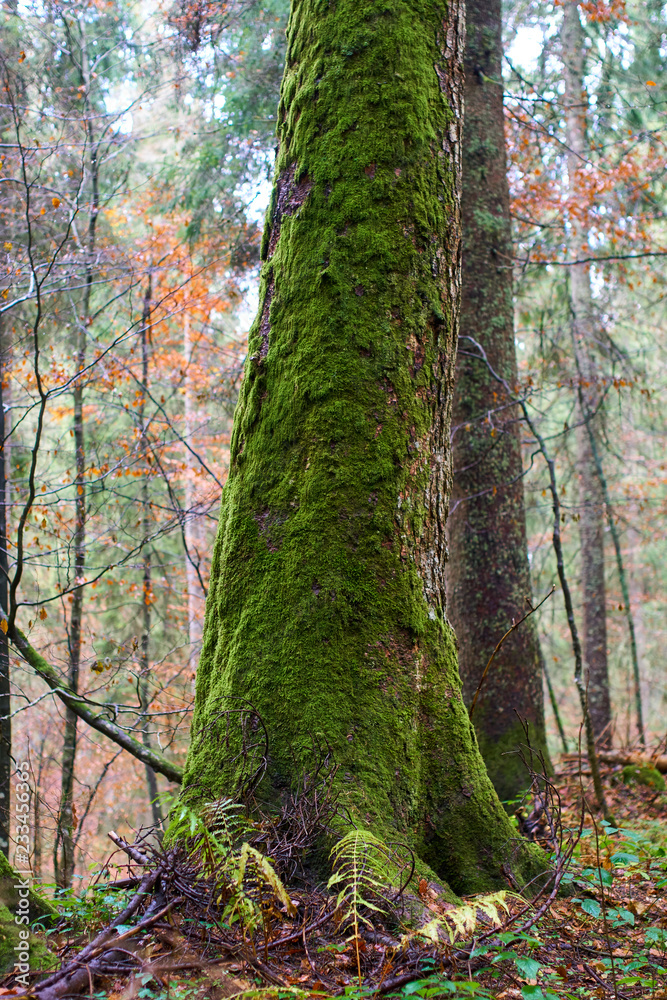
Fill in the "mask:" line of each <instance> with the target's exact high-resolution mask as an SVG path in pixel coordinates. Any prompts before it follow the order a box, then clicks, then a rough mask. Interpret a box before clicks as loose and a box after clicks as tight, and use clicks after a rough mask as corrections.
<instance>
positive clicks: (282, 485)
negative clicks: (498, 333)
mask: <svg viewBox="0 0 667 1000" xmlns="http://www.w3.org/2000/svg"><path fill="white" fill-rule="evenodd" d="M461 16H462V3H461V2H460V0H449V2H447V0H337V2H336V3H335V4H330V3H327V2H324V0H295V2H294V4H293V7H292V15H291V19H290V25H289V30H288V52H287V63H286V70H285V77H284V81H283V86H282V97H281V103H280V108H279V142H280V145H279V153H278V159H277V166H276V180H275V186H274V192H273V197H272V202H271V206H270V209H269V214H268V219H267V225H266V231H265V237H264V246H263V268H262V283H261V295H260V308H259V314H258V317H257V320H256V322H255V324H254V326H253V329H252V331H251V334H250V343H249V350H248V361H247V364H246V372H245V379H244V382H243V386H242V390H241V397H240V400H239V404H238V407H237V411H236V414H235V418H234V432H233V438H232V447H231V463H230V471H229V478H228V482H227V484H226V486H225V490H224V494H223V501H222V509H221V515H220V527H219V532H218V537H217V541H216V546H215V552H214V557H213V567H212V575H211V586H210V591H209V596H208V601H207V610H206V626H205V636H204V649H203V653H202V657H201V662H200V665H199V671H198V676H197V695H196V707H195V719H194V723H193V734H192V742H191V748H190V753H189V756H188V761H187V766H186V774H185V785H184V796H185V797H186V800H188V801H190V802H196V801H197V800H198V799H199V800H201V799H206V798H214V797H216V796H218V795H220V794H221V793H225V792H227V793H229V792H230V791H233V790H234V788H235V786H236V782H237V780H238V777H239V771H240V770H241V769H242V768H243V767H244V766H247V764H248V756H247V754H245V755H244V754H243V753H237V751H238V750H240V749H241V742H240V741H241V733H240V731H238V730H236V731H235V730H234V726H231V728H230V727H228V726H227V722H226V720H225V718H224V717H223V716H221V712H222V711H223V710H224V709H226V708H233V707H238V705H239V704H240V703H241V701H242V700H247V701H249V702H251V703H252V705H253V706H254V707H255V708H256V709H257V710H258V712H259V713H260V714H261V716H262V719H263V720H264V722H265V724H266V727H267V729H268V733H269V740H270V753H269V761H268V768H267V771H266V775H265V778H264V783H263V785H262V787H261V788H260V794H261V795H263V796H264V797H265V798H266V799H267V800H268V801H271V800H272V801H274V802H275V801H277V800H279V799H280V797H281V795H282V793H283V792H284V790H285V788H287V787H289V785H290V783H291V782H292V781H293V779H294V776H295V774H298V773H299V772H300V771H301V770H302V769H303V768H308V767H312V764H313V759H312V746H313V738H314V737H315V738H317V737H318V736H319V735H320V734H322V735H323V736H324V737H326V740H328V742H329V745H330V746H331V748H332V750H333V752H334V754H335V757H336V760H337V761H338V764H339V770H338V772H337V779H336V780H337V782H338V791H339V792H340V795H341V800H342V802H343V803H344V804H345V805H346V806H347V808H348V809H349V810H350V812H351V813H353V814H354V815H355V816H356V817H357V819H358V822H359V824H360V825H362V826H365V827H368V828H370V829H373V830H374V831H375V832H376V833H378V834H380V835H385V836H387V835H389V836H394V837H396V835H397V834H398V835H399V836H401V837H403V838H406V839H408V840H409V841H410V843H412V844H413V845H414V847H416V849H417V851H418V852H419V853H420V854H422V855H423V858H424V860H425V861H426V862H427V863H428V864H430V865H431V867H432V868H433V869H434V870H435V871H436V872H438V873H439V874H440V876H441V877H442V878H445V879H447V880H448V881H449V882H450V884H451V886H452V888H453V889H454V890H455V891H457V892H472V891H475V890H477V889H487V888H489V887H490V886H493V887H497V886H498V885H503V884H506V883H505V882H504V878H503V865H504V864H505V863H507V861H508V860H511V853H512V851H511V842H512V838H513V835H514V831H513V830H512V827H511V825H510V823H509V820H508V819H507V817H506V815H505V814H504V812H503V810H502V808H501V807H500V804H499V802H498V800H497V798H496V796H495V793H494V791H493V787H492V785H491V783H490V782H489V780H488V777H487V775H486V772H485V769H484V765H483V762H482V760H481V757H480V755H479V751H478V748H477V743H476V740H475V736H474V732H473V730H472V728H471V726H470V724H469V721H468V717H467V713H466V710H465V708H464V706H463V702H462V700H461V692H460V683H459V679H458V672H457V661H456V651H455V648H454V642H453V636H452V631H451V628H450V626H449V624H448V622H447V620H446V618H445V614H444V581H443V566H444V557H445V537H444V529H445V520H446V513H447V504H448V496H449V490H450V455H449V425H450V413H451V398H452V380H453V367H454V357H455V344H456V333H457V302H458V274H459V235H460V234H459V216H458V184H459V171H458V164H457V160H456V157H457V155H458V149H459V139H460V134H459V133H460V122H461V107H460V97H461V41H462V30H461V28H462V23H461ZM236 718H238V717H236ZM245 739H246V742H245V748H246V750H247V749H248V747H249V746H250V745H252V744H253V743H254V744H255V745H257V743H258V740H257V735H256V734H252V733H249V732H248V731H247V730H246V732H245ZM527 857H528V855H527V854H526V853H525V852H524V855H523V862H522V863H525V862H526V858H527ZM518 866H519V867H520V866H521V865H520V863H519V865H518ZM528 867H530V864H529V863H528Z"/></svg>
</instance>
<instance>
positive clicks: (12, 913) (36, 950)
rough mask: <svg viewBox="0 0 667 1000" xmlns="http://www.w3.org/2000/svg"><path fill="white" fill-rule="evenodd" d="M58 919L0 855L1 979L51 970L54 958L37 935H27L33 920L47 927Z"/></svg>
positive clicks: (46, 901) (22, 876)
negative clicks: (13, 975)
mask: <svg viewBox="0 0 667 1000" xmlns="http://www.w3.org/2000/svg"><path fill="white" fill-rule="evenodd" d="M57 917H58V911H57V910H56V908H55V907H54V906H53V904H52V903H51V902H49V900H48V899H45V898H44V896H40V894H39V893H37V892H35V891H34V890H33V889H32V888H31V887H30V879H29V878H26V877H25V875H24V874H21V873H18V872H16V871H15V870H14V869H13V868H12V866H11V865H10V864H9V862H8V861H7V858H6V857H5V856H4V854H0V975H4V974H5V973H7V972H11V971H12V970H13V969H16V970H17V972H18V974H19V975H22V974H23V975H25V973H27V972H28V968H25V969H24V966H26V965H27V966H28V967H29V969H30V971H33V972H34V971H35V970H36V969H40V970H42V969H44V970H46V969H50V968H52V967H53V965H54V963H55V961H56V959H55V956H54V955H52V954H51V952H49V950H48V949H47V947H46V945H45V943H44V942H43V941H42V940H41V939H40V937H39V936H38V935H36V934H33V933H31V932H30V931H29V925H30V924H32V923H33V922H34V921H36V920H39V921H41V922H42V923H45V924H48V925H50V924H52V923H53V922H54V921H55V920H56V919H57ZM26 943H27V949H26ZM26 950H27V956H26ZM26 957H27V958H28V962H25V958H26ZM25 982H26V984H27V982H28V980H27V979H26V980H25Z"/></svg>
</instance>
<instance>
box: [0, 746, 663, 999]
mask: <svg viewBox="0 0 667 1000" xmlns="http://www.w3.org/2000/svg"><path fill="white" fill-rule="evenodd" d="M653 775H654V777H653V778H651V776H650V775H649V776H648V780H649V783H648V784H643V783H642V781H645V780H647V775H646V773H644V772H643V771H642V770H641V769H640V768H635V769H634V771H632V769H628V768H626V769H625V775H623V774H622V770H621V768H620V767H619V766H616V767H610V766H607V767H605V768H603V778H604V786H605V793H606V796H607V801H608V806H609V807H610V810H611V812H612V813H613V817H614V823H615V825H611V824H610V823H608V822H605V821H603V820H602V819H601V817H600V816H599V814H593V815H591V813H584V815H583V829H582V830H581V833H580V834H579V830H580V829H581V826H582V790H583V792H584V795H585V797H586V800H587V801H588V802H592V801H594V799H593V794H592V789H591V788H587V787H586V784H585V783H586V782H587V781H589V780H590V778H589V776H587V775H586V773H585V771H584V775H583V779H582V778H581V777H580V775H579V763H578V761H577V760H576V759H574V758H565V759H563V760H562V761H561V762H560V764H559V765H558V767H557V773H556V776H555V779H554V786H555V788H556V789H557V796H556V801H558V800H559V801H560V813H561V815H560V819H561V821H562V826H563V830H564V831H565V832H566V834H567V833H568V832H569V834H570V844H571V845H572V847H573V850H572V852H571V860H570V861H569V862H568V864H567V865H562V866H561V868H562V871H564V874H563V875H562V881H561V884H560V890H559V892H558V894H557V895H556V892H555V889H554V890H552V891H551V893H550V895H551V896H552V897H553V898H552V899H551V901H549V898H548V897H549V893H548V892H545V894H544V896H543V897H542V903H541V904H540V905H538V906H537V911H538V912H537V913H535V912H533V913H532V915H531V907H530V905H528V906H526V903H525V900H522V899H521V898H520V897H519V896H518V895H517V894H515V893H513V892H511V891H508V894H507V896H506V897H505V898H503V894H500V895H498V894H496V896H490V897H482V898H478V899H476V900H474V901H470V900H466V901H464V906H463V907H460V908H458V909H457V908H454V907H451V906H448V904H444V906H442V905H440V904H439V903H437V902H434V901H433V900H434V897H435V894H434V893H433V892H429V887H428V886H427V885H426V884H425V883H424V880H423V879H422V880H421V881H420V883H419V884H418V886H416V887H415V889H416V891H418V893H419V897H420V898H421V899H422V901H423V902H424V903H425V904H426V906H425V907H424V908H423V912H425V914H426V917H427V918H428V919H431V918H433V917H435V919H436V923H437V924H438V926H437V929H436V931H435V932H434V933H431V935H430V936H429V935H428V934H427V935H423V936H421V937H419V936H418V935H417V936H415V935H414V934H410V933H409V932H408V934H407V935H406V934H405V927H403V928H401V927H399V926H398V925H397V923H396V921H394V922H393V924H392V922H391V921H390V920H387V919H385V918H383V917H382V915H381V913H380V911H376V912H375V913H374V912H372V911H369V910H368V909H366V911H365V916H366V918H367V920H368V923H367V924H364V923H363V907H361V908H360V913H361V914H362V919H361V922H356V923H354V925H353V924H351V923H350V921H349V920H348V921H347V924H346V922H345V920H344V919H343V918H342V916H341V908H340V906H339V907H338V908H337V907H336V901H335V898H333V897H332V896H331V895H330V894H328V893H327V892H326V891H324V890H310V891H309V892H306V891H305V890H293V889H292V888H290V889H289V895H290V897H291V903H292V904H294V906H295V907H296V912H295V913H293V914H292V916H291V917H290V915H289V914H288V913H287V911H286V909H285V907H282V906H281V904H280V896H281V892H280V891H278V892H277V894H276V895H274V902H273V903H272V904H271V905H270V910H271V912H270V914H269V910H268V909H267V910H265V911H263V912H264V916H263V917H262V921H263V927H260V926H259V925H258V924H257V923H256V924H255V931H254V932H253V933H252V934H246V932H245V930H243V931H242V930H241V928H242V926H243V920H242V919H240V918H237V919H236V920H234V919H230V918H229V916H227V918H226V922H224V921H221V920H220V919H219V918H217V919H216V918H212V917H211V916H210V911H209V910H207V911H206V912H204V911H203V910H202V909H201V906H199V910H198V909H197V906H198V905H199V904H198V903H197V901H198V899H200V888H197V889H193V888H192V887H193V886H199V887H201V886H202V883H201V881H200V882H197V881H196V879H195V882H188V872H189V871H190V870H189V869H187V866H186V868H183V867H182V865H181V867H180V868H179V862H178V861H174V859H173V857H171V856H170V859H166V855H165V853H164V852H163V853H162V854H159V853H158V854H155V855H153V860H152V861H151V864H152V867H153V875H155V872H157V871H158V870H159V871H160V872H162V882H159V883H156V881H155V877H153V882H152V883H151V884H152V885H155V884H160V885H163V886H165V885H166V884H167V881H168V879H171V882H170V885H172V890H171V895H169V893H168V892H167V890H166V889H164V891H162V890H161V891H160V893H159V894H157V895H155V894H154V896H153V902H152V904H151V906H147V905H146V904H145V903H144V904H142V906H141V907H139V908H137V906H136V905H135V910H134V913H139V914H141V913H142V912H143V916H140V918H139V921H138V923H137V922H136V919H134V920H129V917H128V920H129V922H127V921H126V920H125V919H124V918H123V913H125V914H127V913H128V912H129V909H130V908H131V906H132V905H133V904H132V899H133V898H136V888H137V886H138V885H145V884H146V879H147V878H148V879H149V880H150V878H151V877H152V876H150V874H149V875H148V876H147V875H146V872H147V871H149V872H150V866H149V865H144V866H143V875H141V874H140V873H141V868H140V867H139V868H138V866H137V858H139V860H141V852H140V851H139V850H138V849H133V848H131V847H129V848H128V852H129V853H130V855H131V857H132V851H133V850H134V855H135V856H134V863H133V862H132V860H130V862H129V863H128V865H126V866H125V873H126V875H129V876H130V879H129V880H128V881H129V882H131V883H132V884H131V885H129V886H123V885H121V886H120V888H117V889H116V890H115V891H112V888H111V887H110V889H109V891H103V892H100V891H99V888H98V889H97V890H90V891H89V892H88V893H87V894H86V896H85V897H84V898H83V899H79V900H74V898H72V900H71V901H70V903H69V904H68V909H67V912H66V919H65V921H64V922H61V924H60V925H59V926H58V927H57V928H56V929H55V930H53V931H51V932H50V939H51V946H52V947H53V948H54V949H57V951H58V955H59V957H60V960H61V962H62V963H63V968H67V967H68V963H69V968H70V972H69V979H67V977H63V973H56V974H55V976H52V980H51V985H50V986H49V987H48V989H46V990H44V989H43V988H42V985H41V984H39V985H37V984H36V985H35V986H33V990H34V993H31V994H26V993H25V992H24V991H22V990H20V989H19V988H18V987H17V985H16V984H15V982H14V981H13V980H12V977H11V976H8V977H6V979H5V980H4V981H2V982H1V983H0V998H2V997H5V996H6V997H12V996H28V995H29V996H31V997H37V998H43V1000H52V998H57V997H64V996H71V995H72V994H73V993H75V992H77V993H78V992H81V993H83V994H84V995H86V996H94V997H96V998H107V1000H134V998H135V997H141V998H146V1000H222V998H231V997H237V998H239V1000H241V998H243V1000H253V998H256V1000H294V998H297V1000H306V998H312V1000H325V998H327V997H333V996H342V997H349V998H350V1000H356V998H359V1000H362V998H363V1000H366V998H369V997H373V996H377V997H380V996H385V997H390V998H391V997H393V998H405V1000H407V998H410V997H412V998H415V1000H418V998H424V1000H433V998H438V997H443V998H445V997H454V998H458V997H473V998H491V997H494V998H495V997H497V998H499V1000H500V998H508V1000H510V998H511V1000H514V998H516V1000H555V998H567V1000H582V998H605V997H606V998H614V1000H637V998H642V1000H644V998H646V1000H648V998H651V1000H660V998H667V794H666V793H665V790H664V782H662V779H661V777H660V776H657V777H656V772H653ZM623 777H624V778H625V780H623ZM637 779H639V780H637ZM582 781H583V784H582ZM538 826H539V824H538ZM542 834H544V824H542ZM565 840H566V841H567V835H566V837H565ZM160 858H162V861H160ZM156 859H157V860H156ZM165 859H166V860H165ZM251 860H252V858H251V857H247V858H246V862H244V864H247V866H250V862H251ZM258 863H259V862H258ZM160 864H162V867H161V868H160ZM257 870H258V871H259V868H258V869H257ZM166 871H168V873H169V875H168V878H167V877H166V876H165V872H166ZM174 872H175V873H176V874H174ZM179 873H180V874H179ZM271 877H272V876H267V877H266V879H265V883H266V884H265V888H266V887H267V886H268V885H270V883H271ZM142 879H143V881H142ZM239 884H240V883H239ZM116 885H117V886H118V885H119V883H118V882H116ZM257 885H258V883H257V880H256V881H255V887H257ZM188 886H190V888H188ZM510 888H511V887H510ZM130 889H131V890H132V891H131V892H130V891H129V890H130ZM280 890H282V886H280ZM151 891H153V892H154V893H155V890H151ZM206 891H207V892H208V893H209V896H208V898H209V899H210V898H212V887H211V885H209V884H207V889H206ZM216 891H217V890H216ZM165 893H166V894H165ZM198 894H199V895H198ZM260 894H261V891H260ZM249 895H252V893H249ZM412 898H413V899H416V898H417V896H416V894H415V896H414V897H412ZM128 900H129V901H130V907H129V908H128V907H127V903H128ZM332 900H333V905H332ZM376 902H378V903H379V905H381V902H380V901H378V900H376ZM286 903H287V906H288V908H289V905H290V900H289V899H287V900H286ZM249 905H250V904H249ZM122 906H125V907H126V909H125V910H124V911H122ZM426 907H428V909H426ZM429 911H431V912H429ZM447 911H449V912H447ZM226 912H227V914H229V912H230V911H229V908H228V909H227V911H226ZM238 912H239V914H240V912H241V911H240V910H239V911H238ZM249 912H250V911H247V913H249ZM526 913H527V917H526ZM540 913H541V915H540ZM207 914H209V915H208V916H207ZM443 916H444V918H445V919H443ZM114 917H115V927H114V928H113V930H111V931H109V927H110V922H111V921H112V920H113V919H114ZM119 920H121V922H120V924H119ZM267 921H268V923H267ZM295 925H296V928H297V929H296V930H294V927H295ZM267 927H270V931H267ZM445 931H446V932H447V933H444V932H445ZM447 934H448V935H449V940H448V939H447ZM121 938H122V944H121ZM91 941H92V946H91ZM82 948H85V949H86V950H85V952H82V951H81V949H82ZM77 954H78V955H79V957H80V958H81V959H82V960H81V961H80V962H79V965H78V969H76V968H74V966H73V965H72V962H73V961H74V962H76V958H75V956H76V955H77ZM105 955H106V958H105ZM86 956H87V957H86ZM83 959H85V961H83ZM105 962H106V964H105ZM95 963H97V964H95ZM72 969H74V971H72ZM84 969H85V973H84ZM93 973H94V974H93ZM82 975H85V977H86V982H85V988H83V989H81V977H82ZM59 976H60V979H58V977H59ZM77 976H78V983H79V986H78V987H77V988H76V989H75V988H74V987H75V979H76V977H77ZM68 983H69V986H68V985H67V984H68ZM68 990H70V992H68Z"/></svg>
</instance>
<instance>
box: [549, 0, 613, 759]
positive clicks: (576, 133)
mask: <svg viewBox="0 0 667 1000" xmlns="http://www.w3.org/2000/svg"><path fill="white" fill-rule="evenodd" d="M561 50H562V59H563V67H564V82H565V95H564V103H565V118H566V134H567V146H568V149H567V156H566V159H567V172H568V196H569V200H570V206H571V208H570V212H569V219H568V221H569V237H568V239H569V248H568V249H569V255H570V258H571V259H572V260H575V259H577V258H578V257H581V256H587V254H588V249H587V247H588V234H587V230H586V222H585V212H584V211H582V203H583V202H585V197H586V195H585V191H584V190H583V189H582V179H583V178H582V170H583V168H584V167H585V164H586V161H587V159H588V155H589V144H588V141H587V137H586V110H587V101H586V93H585V87H584V68H585V67H584V58H585V51H586V50H585V48H584V32H583V28H582V25H581V21H580V18H579V10H578V6H577V4H575V3H567V4H565V6H564V8H563V24H562V28H561ZM584 250H585V253H582V251H584ZM569 276H570V310H571V328H572V341H573V345H574V357H575V363H576V367H577V372H576V378H577V383H578V385H577V396H578V399H577V428H576V451H577V457H576V470H577V477H578V486H579V515H580V521H579V536H580V541H581V593H582V603H583V629H582V640H583V649H584V663H585V667H586V684H587V690H588V707H589V712H590V716H591V723H592V725H593V732H594V734H595V737H596V739H597V740H598V741H599V742H600V745H601V746H610V745H611V704H610V699H609V675H608V669H607V617H606V591H605V553H604V502H603V495H602V486H601V483H600V479H599V476H598V471H597V468H596V463H595V456H594V454H593V448H592V445H591V434H592V435H593V436H594V437H595V438H596V440H597V438H598V435H599V429H598V425H599V415H597V414H596V410H597V404H598V396H599V394H598V392H597V386H596V381H597V364H596V358H595V340H596V338H595V319H594V313H593V300H592V295H591V277H590V267H589V265H588V264H573V265H572V266H571V267H570V268H569ZM587 425H588V426H587ZM589 427H590V432H589Z"/></svg>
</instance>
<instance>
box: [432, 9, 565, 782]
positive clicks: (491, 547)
mask: <svg viewBox="0 0 667 1000" xmlns="http://www.w3.org/2000/svg"><path fill="white" fill-rule="evenodd" d="M466 12H467V24H466V29H467V30H466V52H465V81H466V82H465V123H464V128H463V188H462V197H461V222H462V230H463V261H462V300H461V338H460V345H459V358H458V362H457V367H456V387H455V392H454V412H453V434H452V453H453V462H454V484H453V490H452V506H451V514H450V518H449V524H448V535H449V561H448V565H447V575H446V582H447V614H448V617H449V619H450V621H451V623H452V625H453V626H454V631H455V632H456V636H457V639H458V643H459V670H460V672H461V679H462V682H463V696H464V700H465V702H466V704H467V705H468V706H469V705H470V703H471V701H472V699H473V697H474V695H475V692H476V690H477V686H478V684H479V682H480V680H481V677H482V675H483V673H484V669H485V667H486V664H487V662H488V659H489V656H490V654H491V652H492V651H493V649H494V647H495V645H496V643H497V642H498V639H499V638H500V636H502V635H503V634H504V632H506V631H507V629H508V627H509V626H510V625H511V623H512V621H513V620H518V619H519V618H521V617H522V615H524V614H525V612H526V610H527V604H526V600H527V599H528V600H530V598H531V582H530V569H529V565H528V548H527V542H526V515H525V507H524V496H523V478H522V477H523V464H522V458H521V442H520V437H519V423H518V419H519V414H518V413H517V411H516V408H515V407H514V406H512V405H511V399H510V398H508V396H507V393H506V392H505V390H504V389H503V388H502V386H501V385H500V384H499V382H498V381H497V379H495V378H494V377H493V374H492V372H491V371H490V370H489V368H488V367H487V365H485V364H484V362H483V361H482V360H480V359H479V352H477V351H475V350H474V349H473V347H472V341H470V340H466V338H467V337H470V338H473V340H474V341H476V342H477V343H478V344H480V345H481V346H482V347H483V348H484V351H485V353H486V356H487V358H488V361H489V363H490V365H491V367H492V368H493V370H494V371H495V372H496V373H497V374H498V375H500V376H501V377H502V378H504V379H505V380H506V382H507V383H508V384H509V385H510V386H515V385H516V382H517V366H516V353H515V346H514V315H513V300H512V240H511V229H510V209H509V185H508V181H507V169H506V156H505V130H504V117H503V85H502V38H501V29H502V19H501V0H468V2H467V4H466ZM470 351H472V353H473V354H477V355H478V357H477V358H476V359H475V358H472V357H470V356H466V352H470ZM540 664H541V661H540V650H539V640H538V636H537V628H536V625H535V623H534V619H528V621H526V622H524V624H523V625H522V626H521V628H520V629H518V630H517V631H516V632H514V633H513V634H512V636H511V637H510V638H509V640H508V641H507V642H506V643H505V644H504V645H503V647H502V649H501V650H500V652H499V654H498V656H497V657H496V660H495V661H494V664H493V667H492V670H491V671H490V672H489V674H488V675H487V677H486V678H485V680H484V684H483V686H482V689H481V692H480V695H479V698H478V700H477V704H476V706H475V715H474V722H475V729H476V731H477V739H478V741H479V746H480V750H481V752H482V756H483V757H484V761H485V763H486V767H487V770H488V772H489V776H490V778H491V780H492V781H493V784H494V786H495V788H496V791H497V792H498V795H499V796H500V798H501V799H513V798H515V797H516V796H517V795H518V794H520V793H521V792H522V791H523V790H524V789H525V788H526V787H527V786H528V785H529V784H530V779H529V777H528V775H527V773H526V770H525V767H524V765H523V764H522V763H521V761H520V759H519V758H518V756H517V755H516V754H513V753H512V751H513V750H515V749H516V747H517V745H518V744H519V743H524V742H525V734H524V731H523V727H522V724H521V720H525V721H526V722H528V723H529V727H530V728H529V733H530V740H531V743H532V745H533V746H534V747H535V749H537V750H539V751H540V752H541V753H542V754H543V755H544V756H545V760H546V761H547V762H548V760H549V758H548V752H547V747H546V733H545V725H544V695H543V686H542V672H541V667H540ZM548 766H550V765H548Z"/></svg>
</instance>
